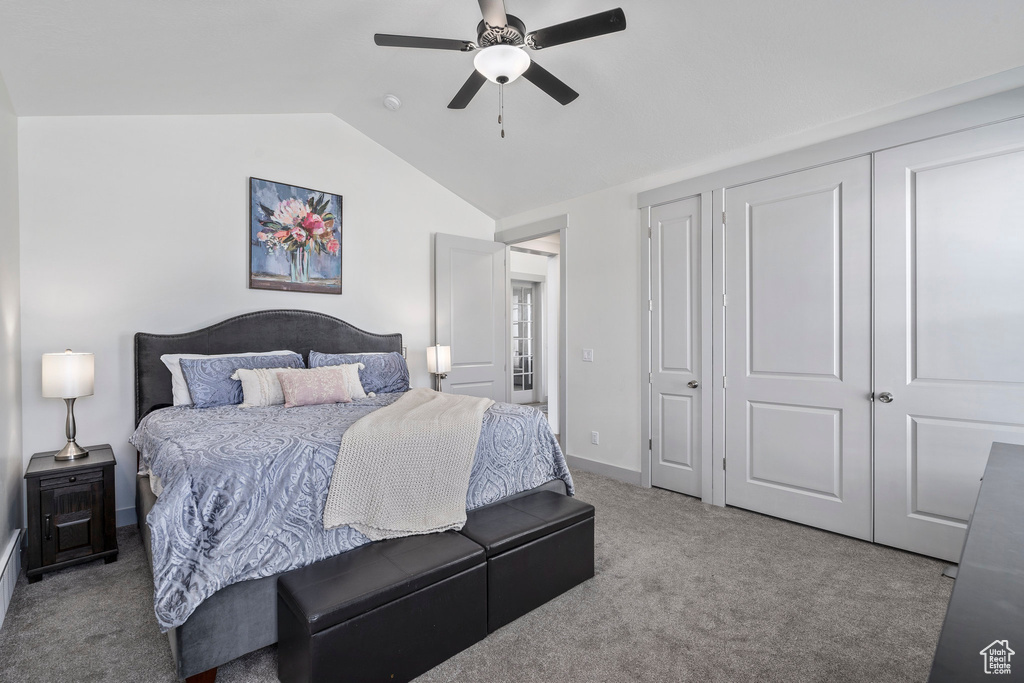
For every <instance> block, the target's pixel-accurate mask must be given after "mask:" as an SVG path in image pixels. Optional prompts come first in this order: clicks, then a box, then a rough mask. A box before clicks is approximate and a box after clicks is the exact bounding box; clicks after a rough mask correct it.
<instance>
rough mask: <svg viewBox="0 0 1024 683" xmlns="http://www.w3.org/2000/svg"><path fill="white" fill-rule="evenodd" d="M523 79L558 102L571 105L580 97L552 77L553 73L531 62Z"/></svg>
mask: <svg viewBox="0 0 1024 683" xmlns="http://www.w3.org/2000/svg"><path fill="white" fill-rule="evenodd" d="M523 78H525V79H526V80H528V81H530V82H531V83H533V84H534V85H535V86H537V87H538V88H540V89H541V90H543V91H544V92H546V93H547V94H549V95H551V96H552V97H554V98H555V99H556V100H558V102H559V104H563V105H564V104H569V103H570V102H572V101H573V100H575V99H576V98H577V97H579V96H580V94H579V93H578V92H576V91H575V90H573V89H572V88H570V87H569V86H567V85H566V84H565V83H563V82H562V81H560V80H558V79H557V78H555V77H554V76H552V75H551V72H550V71H548V70H547V69H545V68H544V67H542V66H541V65H540V64H538V63H537V62H530V68H529V69H527V70H526V71H524V72H523Z"/></svg>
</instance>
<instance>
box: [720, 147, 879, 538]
mask: <svg viewBox="0 0 1024 683" xmlns="http://www.w3.org/2000/svg"><path fill="white" fill-rule="evenodd" d="M870 186H871V161H870V158H869V157H861V158H857V159H851V160H849V161H843V162H839V163H835V164H829V165H827V166H822V167H819V168H813V169H809V170H806V171H801V172H798V173H792V174H789V175H785V176H780V177H777V178H772V179H769V180H763V181H760V182H756V183H752V184H750V185H744V186H740V187H735V188H729V189H727V190H726V191H725V206H726V216H727V221H726V227H725V234H726V237H725V239H726V247H725V249H726V295H727V297H728V303H727V307H726V309H725V311H726V323H725V325H726V333H725V336H726V350H725V372H726V378H727V387H726V390H725V405H726V408H725V420H726V437H725V452H726V465H727V467H726V487H725V488H726V490H725V497H726V503H727V504H729V505H736V506H739V507H743V508H747V509H750V510H755V511H757V512H762V513H765V514H769V515H774V516H776V517H782V518H785V519H790V520H793V521H795V522H801V523H803V524H809V525H812V526H816V527H820V528H822V529H828V530H830V531H835V532H838V533H842V534H847V535H850V536H856V537H858V538H863V539H867V540H870V539H871V450H870V447H871V442H870V433H871V432H870V430H871V402H870V392H871V347H870V342H871V317H870V316H871V313H870V307H871V278H870V273H871V194H870V193H871V189H870Z"/></svg>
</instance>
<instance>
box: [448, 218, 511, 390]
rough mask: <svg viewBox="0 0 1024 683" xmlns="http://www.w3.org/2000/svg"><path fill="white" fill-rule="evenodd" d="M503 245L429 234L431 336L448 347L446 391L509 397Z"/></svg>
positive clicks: (506, 305)
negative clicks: (432, 308)
mask: <svg viewBox="0 0 1024 683" xmlns="http://www.w3.org/2000/svg"><path fill="white" fill-rule="evenodd" d="M507 249H508V248H507V247H506V246H505V245H504V244H501V243H500V242H488V241H486V240H477V239H472V238H469V237H459V236H456V235H444V234H440V233H438V234H437V236H436V237H435V239H434V296H435V314H436V328H437V334H436V339H437V343H438V344H441V345H446V346H451V347H452V370H451V372H449V373H448V377H447V378H446V379H445V380H443V382H442V387H443V389H444V391H446V392H450V393H453V394H468V395H470V396H481V397H485V398H492V399H494V400H495V401H507V400H508V378H507V373H508V354H507V350H508V333H507V330H508V319H509V312H508V304H509V296H508V294H507V293H506V289H505V288H506V285H507V283H508V274H507V272H506V268H507V266H506V264H507V263H508V259H507V258H506V251H507Z"/></svg>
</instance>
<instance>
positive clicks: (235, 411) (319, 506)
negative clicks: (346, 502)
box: [130, 394, 573, 631]
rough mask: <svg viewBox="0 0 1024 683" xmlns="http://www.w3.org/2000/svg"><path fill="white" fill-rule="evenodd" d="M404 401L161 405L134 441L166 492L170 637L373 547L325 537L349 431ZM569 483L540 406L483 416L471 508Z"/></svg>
mask: <svg viewBox="0 0 1024 683" xmlns="http://www.w3.org/2000/svg"><path fill="white" fill-rule="evenodd" d="M400 395H401V394H380V395H378V396H376V397H373V398H366V399H363V400H360V401H356V402H354V403H349V404H336V405H320V406H304V407H300V408H284V407H283V406H272V407H267V408H245V409H241V408H239V407H238V406H220V407H217V408H205V409H195V408H191V407H177V408H164V409H162V410H157V411H154V412H153V413H150V414H149V415H147V416H146V417H145V418H144V419H143V420H142V422H141V423H140V424H139V427H138V429H137V430H136V431H135V433H134V434H133V435H132V437H131V439H130V441H131V443H132V445H134V446H135V447H136V448H138V449H139V451H140V452H141V454H142V464H141V471H142V473H144V474H154V475H156V476H157V477H158V478H159V481H160V483H161V484H162V487H163V490H162V491H161V492H160V495H159V497H158V498H157V501H156V504H155V505H154V506H153V509H152V511H151V512H150V513H149V517H148V518H147V519H146V524H147V525H148V526H149V529H150V532H151V534H152V549H153V580H154V586H155V590H154V595H153V604H154V607H155V611H156V617H157V621H158V622H159V624H160V627H161V630H164V631H166V630H167V629H170V628H174V627H175V626H179V625H180V624H182V623H184V622H185V620H186V619H188V617H189V615H190V614H192V612H193V611H195V609H196V607H198V606H199V604H200V603H201V602H202V601H203V600H205V599H206V598H208V597H210V596H211V595H213V594H214V593H215V592H217V591H218V590H220V589H221V588H224V587H225V586H228V585H230V584H232V583H236V582H238V581H246V580H248V579H256V578H260V577H265V576H272V575H274V574H277V573H279V572H283V571H287V570H289V569H295V568H297V567H302V566H305V565H307V564H311V563H313V562H316V561H318V560H322V559H324V558H326V557H331V556H333V555H337V554H338V553H342V552H345V551H346V550H351V549H353V548H355V547H357V546H360V545H363V544H364V543H368V542H369V540H368V539H367V538H366V537H365V536H363V535H362V534H360V533H359V532H358V531H356V530H354V529H351V528H349V527H340V528H337V529H332V530H330V531H326V530H324V525H323V513H324V505H325V503H326V500H327V491H328V489H329V488H330V484H331V474H332V473H333V471H334V462H335V460H336V459H337V457H338V448H339V447H340V445H341V435H342V434H343V433H344V432H345V430H346V429H347V428H348V427H349V426H350V425H351V424H352V423H353V422H355V421H356V420H358V419H359V418H360V417H362V416H364V415H367V414H369V413H370V412H372V411H374V410H376V409H377V408H381V407H383V406H386V405H389V404H391V403H393V402H394V401H396V400H397V399H398V397H399V396H400ZM553 479H561V480H563V481H564V482H565V484H566V486H567V488H568V490H569V492H570V493H572V492H573V484H572V477H571V476H570V474H569V469H568V467H567V466H566V463H565V457H564V456H563V455H562V451H561V449H560V448H559V447H558V443H557V442H556V441H555V437H554V435H553V434H552V433H551V429H550V428H549V426H548V422H547V420H546V419H545V418H544V416H543V415H542V414H541V413H540V412H539V411H537V410H535V409H533V408H527V407H523V406H516V405H511V404H508V403H496V404H494V405H493V406H492V407H491V408H490V409H489V410H488V411H487V412H486V413H485V414H484V421H483V427H482V429H481V432H480V441H479V443H478V444H477V450H476V456H475V459H474V462H473V470H472V474H471V475H470V482H469V492H468V493H467V495H466V508H467V509H472V508H475V507H479V506H481V505H486V504H488V503H493V502H494V501H496V500H498V499H500V498H503V497H505V496H508V495H512V494H514V493H518V492H520V491H525V490H527V489H530V488H533V487H535V486H540V485H541V484H544V483H545V482H548V481H551V480H553Z"/></svg>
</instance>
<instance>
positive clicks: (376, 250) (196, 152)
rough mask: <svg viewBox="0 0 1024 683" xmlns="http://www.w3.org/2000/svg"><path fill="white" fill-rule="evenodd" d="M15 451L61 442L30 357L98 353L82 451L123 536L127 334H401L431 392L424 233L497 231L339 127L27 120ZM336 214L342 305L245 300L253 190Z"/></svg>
mask: <svg viewBox="0 0 1024 683" xmlns="http://www.w3.org/2000/svg"><path fill="white" fill-rule="evenodd" d="M19 143H20V147H19V149H20V152H21V154H20V158H21V164H20V168H21V174H20V185H21V206H22V207H23V210H22V216H21V238H22V254H21V287H22V294H23V296H22V351H23V362H22V373H23V375H22V376H23V380H24V381H23V385H24V386H23V411H24V419H23V426H24V452H25V453H26V456H25V457H26V458H27V457H28V455H27V454H31V453H32V452H36V451H42V450H49V449H54V448H58V447H59V446H61V444H62V443H63V441H64V434H63V429H64V404H63V403H62V402H61V401H57V400H44V399H42V398H40V378H39V372H40V354H42V353H44V352H48V351H58V350H62V349H64V348H72V349H75V350H80V351H91V352H93V353H95V354H96V391H95V395H94V396H91V397H88V398H83V399H80V400H79V401H78V403H77V404H76V407H75V415H76V417H77V419H78V430H79V437H78V442H79V443H81V444H82V445H89V444H94V443H106V442H109V443H110V444H112V445H113V447H114V452H115V454H116V455H117V458H118V472H117V507H118V508H119V509H120V510H121V511H122V512H121V513H119V516H118V522H119V524H126V523H131V522H133V521H134V511H133V508H132V506H133V505H134V496H135V494H134V471H135V452H134V449H132V448H131V447H130V446H129V444H128V437H129V436H130V435H131V432H132V429H133V427H134V410H133V405H134V403H133V401H134V398H133V384H132V382H133V365H132V362H133V361H132V335H133V334H134V333H135V332H137V331H147V332H159V333H172V332H183V331H187V330H192V329H195V328H198V327H202V326H205V325H208V324H210V323H213V322H216V321H218V320H221V319H223V318H226V317H229V316H231V315H236V314H238V313H243V312H247V311H253V310H259V309H266V308H300V309H310V310H316V311H322V312H324V313H328V314H330V315H333V316H336V317H339V318H342V319H344V320H347V321H349V322H351V323H352V324H354V325H356V326H358V327H361V328H363V329H366V330H370V331H373V332H401V333H402V334H403V335H404V343H405V345H406V346H407V347H408V349H409V367H410V371H411V373H412V380H413V385H414V386H429V379H428V375H427V372H426V358H425V353H424V351H423V350H424V349H425V348H426V347H427V345H428V344H429V343H430V331H431V320H432V316H433V311H432V293H431V287H432V275H431V273H432V264H431V261H432V259H431V254H432V246H431V245H432V237H431V235H432V233H434V232H438V231H441V232H447V233H454V234H461V235H466V236H470V237H478V238H483V239H490V238H491V237H492V235H493V232H494V221H493V220H492V219H490V218H489V217H488V216H486V215H485V214H483V213H481V212H480V211H478V210H477V209H475V208H473V207H471V206H470V205H469V204H467V203H466V202H464V201H463V200H461V199H459V198H458V197H456V196H455V195H454V194H452V193H451V192H449V191H448V190H446V189H444V188H443V187H441V186H440V185H438V184H437V183H436V182H434V181H433V180H431V179H430V178H428V177H427V176H425V175H423V174H422V173H420V172H419V171H417V170H415V169H414V168H413V167H412V166H410V165H409V164H407V163H406V162H404V161H402V160H401V159H399V158H398V157H396V156H395V155H393V154H392V153H390V152H388V151H387V150H385V149H384V148H382V147H380V146H379V145H378V144H376V143H375V142H373V141H371V140H370V139H369V138H367V137H365V136H364V135H363V134H361V133H359V132H358V131H356V130H355V129H354V128H352V127H351V126H349V125H348V124H346V123H344V122H342V121H340V120H339V119H337V118H336V117H334V116H332V115H326V114H325V115H318V114H313V115H279V116H277V115H274V116H165V117H159V116H138V117H63V118H60V117H33V118H22V119H20V127H19ZM250 176H255V177H259V178H266V179H270V180H276V181H280V182H286V183H290V184H294V185H301V186H304V187H310V188H314V189H318V190H325V191H329V192H336V193H339V194H341V195H343V197H344V216H343V230H344V233H343V238H342V248H343V261H342V280H343V283H342V285H343V292H344V293H343V294H342V295H341V296H332V295H325V294H305V293H294V292H269V291H258V290H249V289H247V271H248V249H249V247H248V232H249V224H248V182H249V181H248V178H249V177H250Z"/></svg>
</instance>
